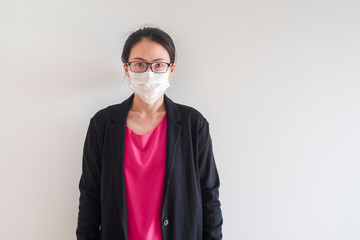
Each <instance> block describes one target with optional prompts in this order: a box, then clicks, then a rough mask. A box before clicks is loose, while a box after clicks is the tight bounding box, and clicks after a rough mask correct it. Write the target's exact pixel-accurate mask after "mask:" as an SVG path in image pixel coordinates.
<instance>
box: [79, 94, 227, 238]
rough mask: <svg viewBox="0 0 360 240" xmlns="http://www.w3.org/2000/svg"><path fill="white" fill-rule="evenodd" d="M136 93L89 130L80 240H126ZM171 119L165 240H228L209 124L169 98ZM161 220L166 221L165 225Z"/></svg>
mask: <svg viewBox="0 0 360 240" xmlns="http://www.w3.org/2000/svg"><path fill="white" fill-rule="evenodd" d="M133 98H134V94H132V95H131V96H130V97H129V98H128V99H126V100H125V101H123V102H122V103H119V104H116V105H112V106H109V107H107V108H104V109H102V110H100V111H98V112H97V113H96V114H95V115H94V116H93V117H92V118H91V119H90V123H89V127H88V130H87V134H86V138H85V143H84V149H83V159H82V161H83V162H82V175H81V178H80V181H79V190H80V198H79V212H78V225H77V229H76V235H77V239H78V240H99V239H101V240H126V239H127V216H126V202H125V200H126V197H125V178H124V140H125V131H126V120H127V115H128V112H129V108H130V105H131V103H132V100H133ZM164 102H165V108H166V117H167V132H166V134H167V137H166V145H167V146H166V167H165V179H164V192H163V203H162V212H161V232H162V239H163V240H210V239H222V230H221V229H222V223H223V218H222V212H221V209H220V201H219V191H218V189H219V185H220V181H219V176H218V172H217V168H216V164H215V159H214V156H213V151H212V141H211V138H210V132H209V123H208V121H207V120H206V119H205V118H204V116H203V115H202V114H201V113H200V112H199V111H197V110H196V109H194V108H192V107H189V106H185V105H181V104H178V103H174V102H173V101H172V100H171V99H170V98H168V97H167V96H166V95H164ZM159 221H160V220H159Z"/></svg>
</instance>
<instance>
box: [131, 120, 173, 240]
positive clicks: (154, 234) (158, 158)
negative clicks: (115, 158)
mask: <svg viewBox="0 0 360 240" xmlns="http://www.w3.org/2000/svg"><path fill="white" fill-rule="evenodd" d="M166 125H167V122H166V114H165V115H164V117H163V119H162V120H161V122H160V123H159V124H158V125H157V126H156V127H155V128H154V129H153V130H152V131H151V132H148V133H146V134H144V135H138V134H136V133H135V132H133V131H132V130H131V129H130V128H128V127H126V135H125V156H124V157H125V159H124V161H125V162H124V168H125V189H126V211H127V219H128V240H161V206H162V198H163V186H164V175H165V162H166Z"/></svg>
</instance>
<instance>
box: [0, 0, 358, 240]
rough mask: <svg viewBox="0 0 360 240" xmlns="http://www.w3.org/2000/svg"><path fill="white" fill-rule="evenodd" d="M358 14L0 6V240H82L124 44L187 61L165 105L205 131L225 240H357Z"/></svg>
mask: <svg viewBox="0 0 360 240" xmlns="http://www.w3.org/2000/svg"><path fill="white" fill-rule="evenodd" d="M359 12H360V2H359V1H357V0H353V1H351V0H341V1H340V0H328V1H325V0H311V1H310V0H305V1H285V0H283V1H281V0H271V1H265V0H263V1H259V0H252V1H250V0H248V1H230V0H222V1H144V0H138V1H114V0H111V1H110V0H106V1H104V0H102V1H100V0H99V1H94V0H92V1H90V0H82V1H78V0H76V1H75V0H61V1H60V0H59V1H51V0H34V1H25V0H23V1H20V0H11V1H1V3H0V35H1V37H0V69H1V71H0V80H1V82H0V112H1V118H0V132H1V133H0V161H1V168H0V190H1V197H0V213H1V218H0V232H1V239H7V240H13V239H16V240H17V239H28V240H48V239H51V240H63V239H75V228H76V221H77V207H78V198H79V191H78V188H77V187H78V181H79V178H80V174H81V158H82V147H83V143H84V138H85V134H86V129H87V127H88V123H89V120H90V117H91V116H92V115H93V114H94V113H95V112H96V111H98V110H99V109H101V108H104V107H106V106H108V105H112V104H116V103H119V102H121V101H123V100H125V99H126V98H127V97H128V96H129V95H130V94H131V91H130V90H129V89H128V86H127V82H126V81H124V82H123V83H122V84H121V81H122V80H123V77H124V73H123V70H122V63H121V60H120V56H121V51H122V46H123V43H124V41H125V39H126V38H127V36H128V34H127V33H128V32H129V31H133V30H136V29H138V28H139V27H141V26H142V25H143V24H154V25H155V26H158V27H160V28H162V29H164V30H165V31H167V32H168V33H169V34H170V35H171V36H172V37H173V39H174V41H175V44H176V47H177V50H178V52H177V57H178V58H177V68H176V73H175V75H174V76H173V78H172V79H171V88H170V89H169V90H168V91H167V94H168V96H169V97H171V98H172V99H173V100H174V101H175V102H179V103H183V104H186V105H190V106H193V107H195V108H197V109H198V110H199V111H200V112H202V113H203V114H204V115H205V117H206V118H207V119H208V121H209V123H210V130H211V135H212V139H213V145H214V154H215V158H216V161H217V165H218V170H219V174H220V177H221V187H220V199H221V201H222V209H223V215H224V226H223V234H224V239H227V240H231V239H244V240H245V239H246V240H264V239H265V240H288V239H292V240H300V239H301V240H303V239H307V240H319V239H326V240H334V239H336V240H343V239H346V240H355V239H360V206H359V202H360V184H359V183H360V174H359V170H360V152H359V149H360V148H359V147H360V146H359V145H360V137H359V136H360V126H359V122H360V112H359V109H360V94H359V91H360V81H359V80H360V70H359V69H360V68H359V66H360V47H359V42H360V28H359V23H360V14H359Z"/></svg>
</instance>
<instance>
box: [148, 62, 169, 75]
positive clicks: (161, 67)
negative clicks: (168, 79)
mask: <svg viewBox="0 0 360 240" xmlns="http://www.w3.org/2000/svg"><path fill="white" fill-rule="evenodd" d="M168 67H169V64H168V63H164V62H158V63H153V64H152V69H153V71H154V72H157V73H162V72H166V71H167V70H168Z"/></svg>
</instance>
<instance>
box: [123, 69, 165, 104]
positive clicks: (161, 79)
mask: <svg viewBox="0 0 360 240" xmlns="http://www.w3.org/2000/svg"><path fill="white" fill-rule="evenodd" d="M169 74H170V71H167V72H165V73H154V72H152V71H149V72H140V73H137V72H132V71H129V75H130V81H129V87H130V89H131V90H133V91H134V92H135V93H136V94H137V95H138V96H139V97H140V98H141V99H142V100H143V101H144V102H146V103H149V104H152V103H154V102H155V101H156V100H158V99H159V98H160V97H161V95H162V94H164V93H165V91H166V89H167V88H168V87H170V83H169Z"/></svg>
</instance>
